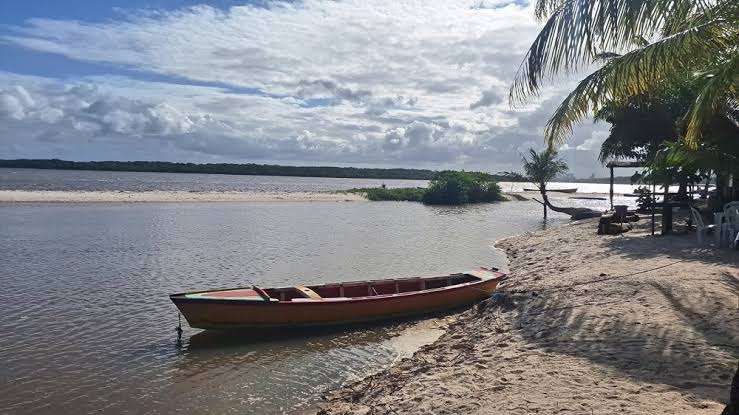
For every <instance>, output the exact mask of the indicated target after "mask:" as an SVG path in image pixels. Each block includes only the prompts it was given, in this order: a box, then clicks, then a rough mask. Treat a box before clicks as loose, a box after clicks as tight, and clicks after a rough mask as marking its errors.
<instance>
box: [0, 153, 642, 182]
mask: <svg viewBox="0 0 739 415" xmlns="http://www.w3.org/2000/svg"><path fill="white" fill-rule="evenodd" d="M0 168H9V169H36V170H72V171H117V172H135V173H186V174H221V175H234V176H277V177H320V178H331V179H376V180H431V179H432V178H433V177H434V175H435V174H436V173H438V171H436V170H426V169H411V168H363V167H332V166H282V165H272V164H253V163H246V164H236V163H207V164H195V163H172V162H164V161H67V160H59V159H15V160H0ZM492 176H493V177H494V178H495V180H496V181H498V182H519V183H524V182H527V180H521V179H517V178H515V177H511V176H506V175H501V174H493V175H492ZM560 181H564V182H570V183H608V182H609V179H608V178H605V177H599V178H589V179H582V178H566V179H561V180H560ZM614 183H616V184H631V181H630V178H629V177H621V176H619V177H615V178H614Z"/></svg>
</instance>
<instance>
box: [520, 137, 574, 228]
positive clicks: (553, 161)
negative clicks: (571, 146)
mask: <svg viewBox="0 0 739 415" xmlns="http://www.w3.org/2000/svg"><path fill="white" fill-rule="evenodd" d="M521 158H522V159H523V170H524V172H525V173H526V177H527V178H528V179H529V181H531V183H532V184H534V185H535V186H536V187H537V189H539V192H540V193H541V197H542V198H543V199H544V203H543V205H544V219H546V218H547V203H548V200H547V183H549V182H550V181H552V180H554V178H556V177H557V176H559V175H560V174H562V173H565V172H567V170H569V167H567V163H565V161H564V160H562V159H560V158H559V156H558V155H557V150H555V149H554V148H552V147H548V148H547V149H546V150H543V151H541V152H537V151H536V150H534V149H533V148H531V149H529V157H528V158H527V157H526V156H522V157H521Z"/></svg>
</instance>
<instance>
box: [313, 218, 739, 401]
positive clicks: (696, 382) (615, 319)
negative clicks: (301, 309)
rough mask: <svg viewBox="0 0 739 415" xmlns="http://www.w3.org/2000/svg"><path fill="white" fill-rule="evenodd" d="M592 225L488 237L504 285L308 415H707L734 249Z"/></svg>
mask: <svg viewBox="0 0 739 415" xmlns="http://www.w3.org/2000/svg"><path fill="white" fill-rule="evenodd" d="M596 223H597V222H596V221H594V220H587V221H582V222H578V223H574V224H570V225H566V226H562V227H560V228H556V229H550V230H546V231H540V232H535V233H527V234H524V235H520V236H516V237H513V238H509V239H506V240H503V241H499V242H498V244H497V247H498V248H500V249H502V250H505V252H506V253H507V255H508V259H509V261H510V264H509V267H510V270H511V271H510V280H509V281H507V282H506V283H505V284H504V285H503V286H502V287H501V290H500V293H499V294H496V295H495V296H494V297H493V298H491V299H490V300H486V301H485V302H483V303H481V304H479V305H477V306H475V307H473V308H472V309H470V310H469V311H466V312H464V313H462V314H460V315H459V317H458V318H457V320H456V321H455V322H454V323H453V324H451V325H450V326H449V329H448V330H447V332H446V333H445V334H444V335H443V336H442V337H441V338H440V339H439V340H438V341H436V342H435V343H433V344H431V345H428V346H425V347H423V348H422V349H421V350H420V351H418V352H417V353H416V354H415V355H414V356H413V357H412V358H409V359H404V360H402V361H400V362H399V363H397V364H396V365H394V366H393V367H391V368H389V369H387V370H385V371H383V372H381V373H379V374H376V375H373V376H370V377H368V378H366V379H364V380H362V381H360V382H357V383H353V384H349V385H346V386H345V387H343V388H341V389H338V390H335V391H332V392H330V393H328V394H327V395H325V396H324V402H322V403H320V404H319V410H318V413H319V414H388V413H403V414H407V413H413V414H535V413H547V414H550V413H570V414H613V413H628V414H706V415H708V414H714V415H718V414H719V413H721V411H722V410H723V408H724V405H725V404H726V402H727V401H728V397H729V396H728V395H729V387H730V384H731V380H732V376H733V375H734V373H735V371H736V367H737V358H738V357H739V312H738V309H739V253H737V252H735V251H729V250H727V249H722V250H717V249H715V248H699V247H698V246H697V243H696V239H695V235H694V234H683V235H672V236H668V237H659V238H653V237H651V236H649V234H648V228H647V226H648V221H646V220H642V221H641V222H640V223H639V224H638V225H637V228H636V229H634V230H633V231H631V232H628V233H626V234H625V236H598V235H596V226H597V225H596Z"/></svg>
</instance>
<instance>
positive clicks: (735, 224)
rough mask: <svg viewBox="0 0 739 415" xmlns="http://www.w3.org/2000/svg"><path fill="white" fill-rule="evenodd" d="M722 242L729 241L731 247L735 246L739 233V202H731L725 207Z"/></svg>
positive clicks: (720, 230) (721, 230)
mask: <svg viewBox="0 0 739 415" xmlns="http://www.w3.org/2000/svg"><path fill="white" fill-rule="evenodd" d="M719 232H721V241H722V242H723V241H724V240H726V241H728V243H729V246H732V247H733V245H734V243H735V235H736V233H737V232H739V202H729V203H727V204H725V205H724V217H723V221H722V223H721V229H719Z"/></svg>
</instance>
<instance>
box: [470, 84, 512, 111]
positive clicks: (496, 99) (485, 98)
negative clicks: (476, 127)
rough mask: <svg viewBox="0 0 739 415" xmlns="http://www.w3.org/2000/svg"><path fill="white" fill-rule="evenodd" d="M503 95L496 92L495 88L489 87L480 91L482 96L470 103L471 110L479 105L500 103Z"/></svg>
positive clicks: (485, 105)
mask: <svg viewBox="0 0 739 415" xmlns="http://www.w3.org/2000/svg"><path fill="white" fill-rule="evenodd" d="M503 99H504V98H503V96H501V94H500V93H498V92H497V91H495V90H492V89H489V90H487V91H483V92H482V96H481V97H480V99H478V100H477V101H475V102H473V103H472V104H470V109H471V110H473V109H475V108H480V107H489V106H491V105H495V104H500V103H501V102H503Z"/></svg>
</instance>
